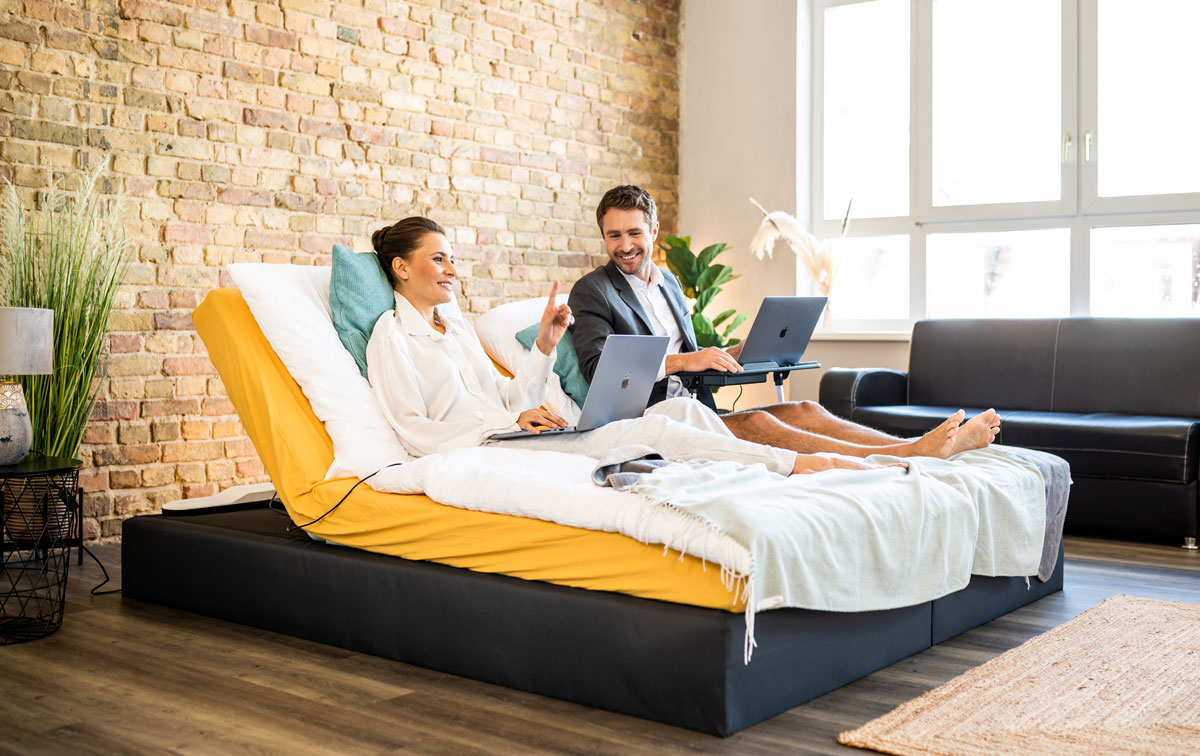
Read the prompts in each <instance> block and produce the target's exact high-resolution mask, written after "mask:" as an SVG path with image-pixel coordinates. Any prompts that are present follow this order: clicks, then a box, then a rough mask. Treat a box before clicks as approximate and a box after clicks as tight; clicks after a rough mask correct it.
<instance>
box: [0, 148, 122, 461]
mask: <svg viewBox="0 0 1200 756" xmlns="http://www.w3.org/2000/svg"><path fill="white" fill-rule="evenodd" d="M102 169H103V163H102V164H101V165H100V166H99V167H98V168H97V169H96V171H95V172H94V173H92V174H91V175H90V176H88V177H87V178H86V179H85V180H84V182H83V186H82V187H81V188H80V190H79V192H78V193H77V194H74V193H70V192H68V191H66V190H65V189H63V188H62V187H61V186H60V185H58V184H57V183H56V184H55V185H54V186H52V187H51V188H50V190H49V191H48V192H47V193H46V196H45V198H44V201H43V202H42V203H41V205H40V207H39V208H38V209H34V210H26V209H25V208H24V207H22V206H21V203H20V199H19V197H18V196H17V193H16V191H15V189H14V188H13V186H12V185H11V184H7V185H6V186H4V187H3V210H2V211H0V255H2V256H3V258H4V260H5V266H4V267H3V269H2V270H0V276H2V278H3V281H2V286H0V290H2V291H3V295H4V298H3V301H0V304H3V305H6V306H13V307H45V308H49V309H52V310H54V372H53V373H52V374H51V375H32V376H21V377H20V378H19V381H20V383H21V386H22V388H23V389H24V391H25V398H26V403H27V404H28V405H29V419H30V421H31V423H32V425H33V446H34V448H36V449H38V450H40V451H42V452H44V453H45V454H47V455H49V456H54V457H74V456H75V455H76V454H78V453H79V446H80V443H81V441H82V439H83V432H84V429H85V428H86V426H87V422H88V419H89V418H90V416H91V414H92V408H93V404H94V402H95V399H96V396H97V394H98V391H99V388H100V382H99V381H97V380H96V378H97V377H98V374H100V373H101V372H102V370H101V369H102V361H101V356H102V351H103V348H104V337H105V333H106V332H107V330H108V318H109V314H110V313H111V312H112V306H113V298H114V297H115V295H116V291H117V288H118V287H119V286H120V284H121V280H122V279H123V278H124V274H125V270H126V259H125V247H126V240H125V235H124V224H123V222H122V220H123V219H122V218H121V212H120V204H121V203H120V198H119V197H118V198H116V199H108V198H104V197H102V196H101V193H100V192H99V191H98V187H97V184H96V182H97V178H98V177H99V175H100V171H101V170H102Z"/></svg>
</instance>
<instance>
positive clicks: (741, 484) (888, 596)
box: [368, 447, 1045, 658]
mask: <svg viewBox="0 0 1200 756" xmlns="http://www.w3.org/2000/svg"><path fill="white" fill-rule="evenodd" d="M888 459H890V458H885V457H877V458H873V461H880V462H883V461H887V460H888ZM908 461H909V463H910V470H909V471H908V472H904V471H902V470H900V469H899V468H888V469H881V470H877V471H871V472H858V471H844V470H831V471H828V472H823V473H818V474H815V475H800V476H792V477H790V478H782V477H780V476H778V475H775V474H772V473H769V472H767V471H766V469H765V468H763V467H762V466H761V465H752V466H744V465H739V464H737V463H732V462H721V463H690V464H684V463H680V464H675V465H670V466H668V467H665V468H663V469H661V470H659V471H657V472H655V473H654V474H652V475H649V476H646V480H645V481H644V482H643V483H642V484H640V485H639V491H640V493H639V494H634V493H620V492H617V491H614V490H612V489H610V488H601V487H598V486H596V485H594V484H593V483H592V482H591V478H590V473H591V471H592V468H593V467H594V465H595V460H593V459H591V458H589V457H584V456H580V455H574V454H561V453H557V452H545V451H531V450H524V449H512V448H503V447H475V448H467V449H458V450H455V451H452V452H447V453H444V454H433V455H430V456H427V457H422V458H420V459H417V460H413V461H411V462H408V463H406V464H404V465H402V466H400V467H392V468H387V469H385V470H383V471H382V472H380V473H379V474H378V475H376V476H375V477H373V478H371V480H370V481H369V482H368V485H370V486H371V487H372V488H375V489H376V490H379V491H386V492H394V493H418V492H422V491H423V492H425V493H426V494H427V495H428V496H429V497H430V498H432V499H434V500H435V501H438V502H440V503H443V504H447V505H450V506H456V507H461V508H463V509H474V510H479V511H487V512H496V513H501V514H512V515H518V516H522V517H533V518H537V519H541V520H548V521H551V522H557V523H560V524H563V525H571V526H575V527H582V528H588V529H592V530H603V531H614V532H619V533H623V534H625V535H628V536H631V537H633V538H636V539H637V540H639V541H642V542H644V543H651V544H663V545H664V546H666V547H668V548H670V549H675V550H677V551H679V552H682V553H685V554H691V555H693V556H696V557H699V558H701V559H703V560H706V561H710V562H715V563H717V564H719V565H720V566H721V569H722V574H723V576H724V577H726V578H727V580H728V585H730V587H731V595H730V602H731V604H734V603H736V601H737V599H738V597H739V595H740V592H741V591H742V590H746V591H747V599H748V601H747V617H746V618H747V636H746V643H747V645H746V653H747V658H749V653H750V650H751V648H752V646H753V619H754V613H755V612H756V611H758V610H760V609H766V608H772V607H777V606H780V607H783V606H786V607H796V608H803V609H817V610H825V611H841V612H858V611H873V610H880V609H891V608H895V607H900V606H910V605H913V604H919V603H922V602H925V601H929V600H932V599H934V598H938V597H940V596H944V595H946V594H947V593H951V592H953V591H956V590H959V589H961V588H963V587H965V586H966V584H967V582H968V581H969V580H970V576H971V574H972V573H973V572H974V573H976V574H988V575H1032V574H1034V573H1036V572H1037V568H1038V560H1039V558H1040V555H1041V544H1042V537H1043V529H1044V518H1045V495H1044V490H1043V484H1042V480H1041V476H1040V474H1039V473H1038V472H1037V470H1036V469H1034V468H1033V467H1032V466H1031V465H1029V464H1028V463H1026V462H1022V461H1020V460H1014V459H1012V458H1010V457H1009V456H1008V455H1007V454H1005V453H1004V452H1002V451H993V450H988V451H982V452H969V453H967V454H963V455H959V456H958V457H956V461H955V462H954V463H950V462H945V461H941V460H933V459H924V458H921V459H910V460H908ZM718 509H724V510H726V511H727V512H728V513H731V514H730V516H729V517H727V518H724V519H722V518H719V517H717V516H716V515H713V514H712V513H713V512H715V511H717V510H718Z"/></svg>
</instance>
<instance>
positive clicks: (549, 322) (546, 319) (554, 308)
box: [536, 281, 575, 356]
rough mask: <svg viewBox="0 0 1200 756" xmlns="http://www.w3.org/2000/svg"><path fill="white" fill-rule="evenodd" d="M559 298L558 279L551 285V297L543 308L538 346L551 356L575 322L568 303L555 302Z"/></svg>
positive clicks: (543, 352)
mask: <svg viewBox="0 0 1200 756" xmlns="http://www.w3.org/2000/svg"><path fill="white" fill-rule="evenodd" d="M557 299H558V281H555V282H554V285H552V286H551V287H550V298H549V299H548V300H547V301H546V309H545V310H542V323H541V326H540V327H539V328H538V337H537V342H536V343H537V348H538V349H540V350H541V352H542V354H544V355H547V356H549V355H550V354H551V352H553V351H554V347H556V346H558V342H559V340H561V339H562V337H563V334H564V333H566V332H567V329H568V328H570V327H571V324H572V323H574V322H575V317H574V316H573V315H571V308H570V307H569V306H568V305H557V304H555V302H556V300H557Z"/></svg>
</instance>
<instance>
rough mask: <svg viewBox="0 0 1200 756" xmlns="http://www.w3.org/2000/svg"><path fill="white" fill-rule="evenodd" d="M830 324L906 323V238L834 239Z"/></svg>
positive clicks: (831, 242)
mask: <svg viewBox="0 0 1200 756" xmlns="http://www.w3.org/2000/svg"><path fill="white" fill-rule="evenodd" d="M829 243H830V244H831V245H832V248H833V259H834V261H835V264H836V265H837V274H836V275H835V276H834V278H833V291H831V292H830V294H829V311H828V312H829V315H828V319H829V320H830V321H839V320H908V316H909V306H908V236H873V237H859V238H852V237H848V238H844V239H834V240H831V241H830V242H829Z"/></svg>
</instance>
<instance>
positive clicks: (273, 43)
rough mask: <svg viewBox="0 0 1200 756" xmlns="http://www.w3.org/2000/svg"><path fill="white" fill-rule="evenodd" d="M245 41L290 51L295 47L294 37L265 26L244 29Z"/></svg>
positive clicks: (289, 33)
mask: <svg viewBox="0 0 1200 756" xmlns="http://www.w3.org/2000/svg"><path fill="white" fill-rule="evenodd" d="M246 41H247V42H253V43H254V44H257V45H267V46H269V47H279V48H282V49H284V50H290V49H292V48H294V47H295V46H296V35H295V34H292V33H291V32H285V31H281V30H279V29H272V28H270V27H267V26H257V25H251V26H247V27H246Z"/></svg>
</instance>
